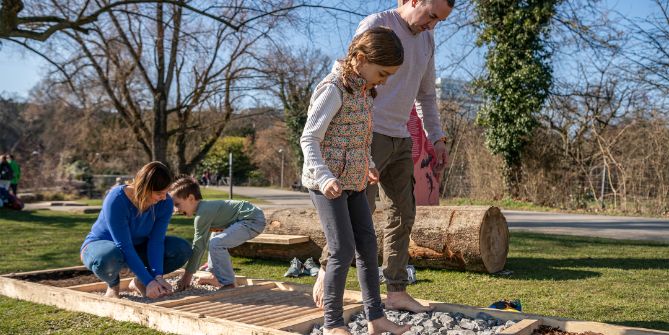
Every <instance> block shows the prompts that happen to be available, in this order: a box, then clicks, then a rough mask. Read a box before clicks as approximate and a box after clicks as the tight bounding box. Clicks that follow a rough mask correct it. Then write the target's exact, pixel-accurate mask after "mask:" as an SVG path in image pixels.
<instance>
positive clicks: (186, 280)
mask: <svg viewBox="0 0 669 335" xmlns="http://www.w3.org/2000/svg"><path fill="white" fill-rule="evenodd" d="M192 280H193V274H192V273H190V272H184V275H183V276H181V278H180V279H179V281H177V287H176V291H177V292H181V291H183V290H185V289H187V288H189V287H190V283H191V281H192Z"/></svg>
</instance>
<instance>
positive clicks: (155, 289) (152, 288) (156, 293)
mask: <svg viewBox="0 0 669 335" xmlns="http://www.w3.org/2000/svg"><path fill="white" fill-rule="evenodd" d="M164 290H165V289H164V288H163V286H162V285H160V284H159V283H158V281H157V280H155V279H154V280H152V281H151V282H150V283H149V285H146V297H147V298H149V299H156V298H160V297H162V296H163V295H165V294H164Z"/></svg>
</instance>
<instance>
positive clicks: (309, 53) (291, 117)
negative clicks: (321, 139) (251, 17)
mask: <svg viewBox="0 0 669 335" xmlns="http://www.w3.org/2000/svg"><path fill="white" fill-rule="evenodd" d="M262 63H263V64H265V66H264V67H263V68H262V69H261V72H262V74H263V77H262V78H261V81H262V84H261V87H263V88H264V89H265V90H267V91H268V92H270V93H271V94H272V95H273V96H274V97H276V98H277V99H278V100H279V101H280V102H281V106H282V107H283V111H284V120H285V122H286V126H287V131H286V132H287V134H288V143H289V146H290V148H291V150H292V151H293V154H294V155H295V156H296V157H297V158H298V159H297V160H295V164H296V166H295V168H296V170H297V171H299V170H300V168H301V166H302V150H301V149H300V143H299V138H300V135H301V134H302V129H303V128H304V123H305V122H306V119H307V109H308V108H309V100H310V98H311V94H312V93H313V91H314V89H315V88H316V85H317V84H318V83H319V82H320V81H321V80H322V79H323V78H324V77H325V75H326V74H327V73H328V71H329V70H330V67H331V66H332V65H333V63H332V61H331V60H330V58H328V57H327V56H325V55H323V54H322V53H321V52H320V51H313V50H307V49H301V50H297V51H291V50H290V49H288V48H276V49H273V50H272V51H271V52H270V53H269V54H267V55H265V56H264V57H263V59H262Z"/></svg>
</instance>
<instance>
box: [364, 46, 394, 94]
mask: <svg viewBox="0 0 669 335" xmlns="http://www.w3.org/2000/svg"><path fill="white" fill-rule="evenodd" d="M356 59H357V61H358V62H357V63H358V64H357V66H356V69H357V71H358V74H359V75H360V77H362V79H364V80H365V81H366V82H367V85H366V86H367V87H366V88H367V89H370V88H372V87H374V86H376V85H383V84H385V83H386V80H388V77H390V76H392V75H393V74H395V72H397V70H399V69H400V66H399V65H397V66H383V65H378V64H373V63H370V62H368V61H367V58H365V56H363V55H360V54H358V57H357V58H356Z"/></svg>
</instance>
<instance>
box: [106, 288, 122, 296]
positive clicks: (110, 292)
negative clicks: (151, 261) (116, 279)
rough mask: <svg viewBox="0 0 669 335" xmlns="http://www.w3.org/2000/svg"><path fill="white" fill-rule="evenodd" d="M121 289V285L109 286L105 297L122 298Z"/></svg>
mask: <svg viewBox="0 0 669 335" xmlns="http://www.w3.org/2000/svg"><path fill="white" fill-rule="evenodd" d="M119 291H120V287H119V285H116V286H113V287H111V286H109V287H107V292H106V293H105V297H107V298H120V297H121V295H120V294H119Z"/></svg>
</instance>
